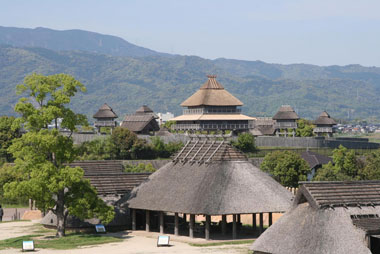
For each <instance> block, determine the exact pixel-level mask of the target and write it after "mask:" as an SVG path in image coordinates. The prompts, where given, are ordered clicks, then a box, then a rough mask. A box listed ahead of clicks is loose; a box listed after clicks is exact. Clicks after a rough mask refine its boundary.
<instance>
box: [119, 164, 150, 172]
mask: <svg viewBox="0 0 380 254" xmlns="http://www.w3.org/2000/svg"><path fill="white" fill-rule="evenodd" d="M155 171H156V169H155V168H154V167H153V165H152V164H151V163H148V164H144V163H139V164H138V165H133V164H127V165H125V167H124V172H127V173H146V172H155Z"/></svg>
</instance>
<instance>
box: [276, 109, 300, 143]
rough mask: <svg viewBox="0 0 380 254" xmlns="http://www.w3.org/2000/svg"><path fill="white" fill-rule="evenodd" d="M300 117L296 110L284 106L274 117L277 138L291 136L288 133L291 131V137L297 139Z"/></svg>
mask: <svg viewBox="0 0 380 254" xmlns="http://www.w3.org/2000/svg"><path fill="white" fill-rule="evenodd" d="M298 119H299V116H298V115H297V113H296V112H295V111H294V109H293V108H292V107H291V106H289V105H283V106H281V107H280V109H279V110H278V112H277V113H276V114H275V115H274V116H273V120H275V121H276V123H275V125H274V129H275V130H276V136H281V135H283V136H285V137H287V136H288V135H289V133H288V131H289V129H291V131H292V132H291V135H292V136H293V137H295V135H296V132H295V130H296V129H297V120H298Z"/></svg>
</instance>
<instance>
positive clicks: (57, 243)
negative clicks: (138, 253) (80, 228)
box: [0, 234, 123, 250]
mask: <svg viewBox="0 0 380 254" xmlns="http://www.w3.org/2000/svg"><path fill="white" fill-rule="evenodd" d="M41 236H43V235H39V234H35V235H26V236H20V237H15V238H9V239H6V240H2V241H0V250H1V249H7V248H20V249H21V247H22V241H30V240H34V246H35V248H36V249H39V248H40V249H56V250H68V249H75V248H78V247H81V246H89V245H99V244H104V243H113V242H121V241H123V239H121V238H118V237H114V236H107V235H95V234H68V235H67V236H65V237H62V238H55V237H54V238H47V237H45V238H40V237H41Z"/></svg>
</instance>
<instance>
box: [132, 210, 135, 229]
mask: <svg viewBox="0 0 380 254" xmlns="http://www.w3.org/2000/svg"><path fill="white" fill-rule="evenodd" d="M132 230H136V209H132Z"/></svg>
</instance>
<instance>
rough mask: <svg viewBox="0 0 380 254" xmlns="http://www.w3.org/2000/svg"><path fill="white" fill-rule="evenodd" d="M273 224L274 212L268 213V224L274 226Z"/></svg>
mask: <svg viewBox="0 0 380 254" xmlns="http://www.w3.org/2000/svg"><path fill="white" fill-rule="evenodd" d="M272 224H273V214H272V213H268V226H272Z"/></svg>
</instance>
